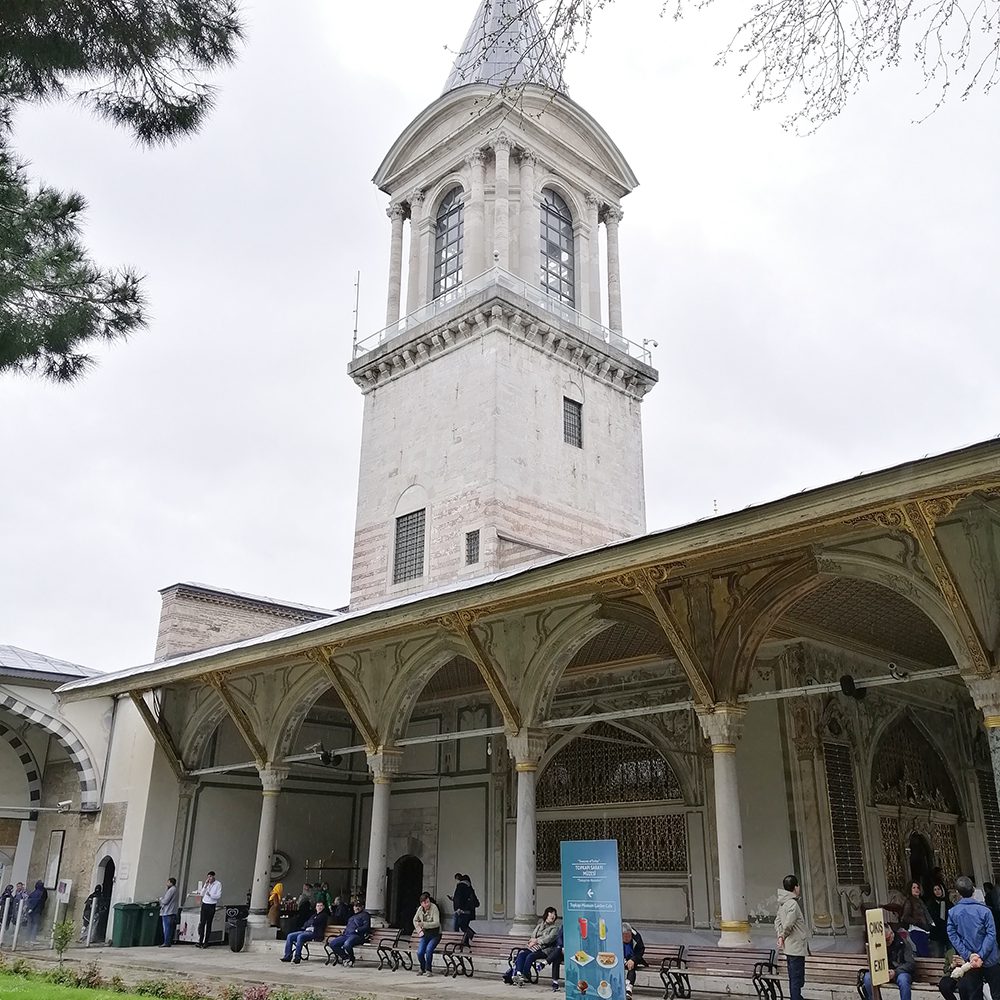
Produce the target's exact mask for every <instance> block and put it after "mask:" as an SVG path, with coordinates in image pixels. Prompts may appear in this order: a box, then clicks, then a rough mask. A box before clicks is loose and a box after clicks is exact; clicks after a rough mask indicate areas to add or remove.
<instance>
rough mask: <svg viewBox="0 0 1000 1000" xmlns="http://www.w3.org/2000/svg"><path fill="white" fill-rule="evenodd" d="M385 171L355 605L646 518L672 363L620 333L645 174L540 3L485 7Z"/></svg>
mask: <svg viewBox="0 0 1000 1000" xmlns="http://www.w3.org/2000/svg"><path fill="white" fill-rule="evenodd" d="M511 88H513V93H514V99H511V93H512V92H511ZM374 183H375V184H376V185H377V186H378V187H379V188H380V190H382V191H384V192H385V193H386V194H387V195H388V196H389V199H390V202H389V207H388V209H387V213H388V216H389V219H390V222H391V240H390V250H389V291H388V301H387V307H386V326H385V328H384V329H383V330H380V331H379V332H378V333H375V334H373V335H371V336H370V337H367V338H365V339H363V340H361V341H359V342H358V343H357V344H356V345H355V351H354V358H353V361H352V362H351V364H350V366H349V369H348V370H349V373H350V375H351V377H352V378H353V379H354V381H355V382H356V383H357V385H358V386H359V387H360V388H361V391H362V392H363V394H364V397H365V398H364V423H363V430H362V443H361V472H360V480H359V487H358V511H357V524H356V530H355V539H354V563H353V574H352V583H351V606H352V607H364V606H366V605H370V604H372V603H375V602H378V601H381V600H387V599H392V598H394V597H398V596H404V595H406V594H410V593H416V592H419V591H425V590H429V589H432V588H434V587H441V586H444V585H447V584H451V583H455V582H458V581H461V580H463V579H469V578H473V577H481V576H485V575H487V574H489V573H493V572H497V571H501V570H504V569H507V568H510V567H515V566H517V565H520V564H524V563H527V562H530V561H532V560H535V559H538V558H540V557H543V556H547V555H552V554H565V553H569V552H574V551H578V550H580V549H585V548H588V547H591V546H595V545H600V544H602V543H606V542H610V541H613V540H615V539H620V538H624V537H627V536H630V535H635V534H640V533H642V532H643V531H645V499H644V495H643V472H642V429H641V421H640V412H639V411H640V403H641V401H642V398H643V396H644V395H645V394H646V393H647V392H648V391H649V390H650V389H651V388H652V387H653V385H654V384H655V383H656V381H657V379H658V375H657V372H656V371H655V370H654V369H653V368H652V366H651V362H650V357H649V354H648V352H647V351H646V350H645V348H644V347H642V346H639V345H638V344H636V343H634V342H633V341H631V340H629V339H627V338H626V337H625V335H624V332H623V328H622V309H621V282H620V274H619V251H618V227H619V223H620V221H621V218H622V212H621V199H622V198H623V197H624V196H625V195H627V194H628V193H629V192H630V191H631V190H632V189H633V188H634V187H635V186H636V184H637V183H638V181H637V180H636V178H635V175H634V174H633V173H632V170H631V168H630V167H629V165H628V163H627V162H626V161H625V158H624V156H623V155H622V154H621V152H620V151H619V149H618V147H617V146H616V145H615V144H614V142H612V140H611V138H610V137H609V136H608V134H607V133H606V132H605V131H604V129H603V128H602V127H601V126H600V125H599V124H598V123H597V122H596V121H595V120H594V119H593V118H592V117H591V116H590V115H589V114H587V112H586V111H585V110H584V109H583V108H581V107H580V106H579V105H577V104H576V103H574V102H573V101H572V100H571V99H570V98H569V96H568V94H567V93H566V91H565V88H564V87H563V85H562V76H561V73H560V72H559V62H558V58H557V56H556V54H555V53H554V52H553V51H551V49H550V48H549V47H548V46H547V43H546V42H545V41H544V40H543V39H542V38H541V29H540V26H539V24H538V21H537V17H536V15H535V14H534V11H533V9H532V5H531V4H530V3H528V2H527V0H482V2H481V4H480V6H479V10H478V11H477V13H476V15H475V17H474V19H473V23H472V27H471V28H470V30H469V34H468V36H467V38H466V40H465V43H464V45H463V48H462V51H461V52H460V53H459V55H458V57H457V59H456V62H455V65H454V68H453V69H452V72H451V74H450V75H449V77H448V81H447V84H446V86H445V90H444V93H443V94H442V95H441V96H440V97H439V98H438V99H437V100H436V101H434V102H433V103H432V104H430V105H429V106H428V107H427V108H425V109H424V110H423V111H422V112H421V113H420V114H419V115H417V117H416V118H415V119H414V120H413V121H412V122H411V123H410V124H409V125H408V126H407V127H406V129H405V130H404V131H403V133H402V134H401V135H400V136H399V138H398V139H397V140H396V141H395V143H394V144H393V146H392V148H391V149H390V150H389V153H388V154H387V155H386V157H385V159H384V160H383V161H382V163H381V165H380V166H379V168H378V170H377V171H376V174H375V177H374ZM406 223H409V251H408V255H407V260H406V296H405V305H404V303H403V301H402V294H401V289H402V283H403V282H402V278H403V242H404V225H405V224H406ZM601 224H603V225H604V227H605V229H606V243H607V260H606V263H605V267H604V268H603V269H602V262H601V253H600V249H599V227H600V225H601ZM602 270H603V274H604V276H605V279H606V289H607V304H608V326H607V327H605V326H604V325H602V322H601V304H602V297H601V290H602V285H601V281H602Z"/></svg>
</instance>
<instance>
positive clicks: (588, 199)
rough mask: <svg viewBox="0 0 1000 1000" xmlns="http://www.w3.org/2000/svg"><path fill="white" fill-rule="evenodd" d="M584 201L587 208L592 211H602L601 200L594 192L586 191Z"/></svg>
mask: <svg viewBox="0 0 1000 1000" xmlns="http://www.w3.org/2000/svg"><path fill="white" fill-rule="evenodd" d="M583 200H584V202H585V203H586V205H587V208H589V209H590V210H591V211H593V210H594V209H597V210H598V211H600V209H601V199H600V198H598V197H597V195H596V194H594V192H593V191H584V193H583Z"/></svg>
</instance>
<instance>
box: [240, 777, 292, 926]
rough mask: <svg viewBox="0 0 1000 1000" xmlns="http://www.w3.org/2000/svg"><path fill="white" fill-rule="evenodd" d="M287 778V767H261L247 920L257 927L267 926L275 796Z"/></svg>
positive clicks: (276, 813)
mask: <svg viewBox="0 0 1000 1000" xmlns="http://www.w3.org/2000/svg"><path fill="white" fill-rule="evenodd" d="M287 777H288V768H287V767H274V766H273V765H268V766H267V767H263V768H261V769H260V783H261V787H262V789H263V797H262V800H261V806H260V827H259V828H258V831H257V856H256V859H255V860H254V865H253V885H252V887H251V889H250V917H249V921H248V922H249V923H250V924H251V925H252V926H256V927H265V926H266V925H267V897H268V896H269V895H270V894H271V855H272V854H274V831H275V828H276V827H277V825H278V795H279V794H280V792H281V786H282V785H283V784H284V783H285V779H286V778H287Z"/></svg>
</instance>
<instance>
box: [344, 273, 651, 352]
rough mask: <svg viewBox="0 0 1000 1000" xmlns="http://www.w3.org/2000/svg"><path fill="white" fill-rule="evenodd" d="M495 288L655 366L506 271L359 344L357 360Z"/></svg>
mask: <svg viewBox="0 0 1000 1000" xmlns="http://www.w3.org/2000/svg"><path fill="white" fill-rule="evenodd" d="M495 285H496V286H499V287H500V288H507V289H509V290H510V291H512V292H515V293H516V294H518V295H520V296H522V297H523V298H525V299H527V300H528V301H529V302H530V303H532V305H535V306H537V307H538V308H539V309H541V310H542V311H543V312H546V313H549V314H550V315H552V316H557V317H559V319H561V320H564V321H565V322H567V323H569V324H571V325H572V326H575V327H577V328H578V329H580V330H583V331H584V332H585V333H588V334H590V336H592V337H596V338H597V339H598V340H603V341H604V343H605V344H607V345H608V346H609V347H614V348H615V349H616V350H619V351H622V352H624V353H625V354H627V355H629V357H632V358H635V359H636V360H637V361H641V362H642V363H643V364H645V365H650V366H652V363H653V359H652V355H651V354H650V353H649V350H648V349H647V348H646V347H645V346H644V345H642V344H637V343H635V342H634V341H632V340H629V339H628V338H626V337H623V336H622V335H621V334H620V333H615V332H614V331H613V330H609V329H608V328H607V327H606V326H602V325H601V324H600V323H598V322H597V320H595V319H591V317H589V316H584V314H583V313H581V312H579V311H578V310H576V309H574V308H573V307H572V306H568V305H566V303H565V302H562V301H560V300H559V299H557V298H555V296H552V295H547V294H546V292H545V290H544V289H543V288H540V287H537V286H535V285H532V284H530V283H529V282H527V281H525V280H524V279H523V278H519V277H518V276H517V275H516V274H511V273H510V271H506V270H504V269H503V268H502V267H491V268H490V269H489V270H487V271H483V273H482V274H479V275H477V276H476V277H475V278H472V279H470V280H469V281H466V282H465V283H464V284H461V285H459V286H458V287H457V288H453V289H452V290H451V291H450V292H446V293H445V294H444V295H441V296H439V297H438V298H436V299H432V300H431V301H430V302H428V303H427V304H426V305H422V306H421V307H420V308H419V309H415V310H414V311H413V312H411V313H410V314H409V316H404V317H403V318H402V319H400V320H399V321H397V322H396V323H391V324H390V325H389V326H387V327H385V328H384V329H382V330H379V331H378V332H377V333H373V334H371V335H370V336H368V337H365V338H363V339H362V340H356V341H355V342H354V358H355V359H357V358H359V357H361V355H362V354H367V353H368V352H369V351H373V350H375V348H377V347H379V346H381V345H382V344H384V343H386V342H387V341H389V340H392V339H393V338H394V337H398V336H399V335H400V334H402V333H406V331H407V330H413V329H414V328H415V327H418V326H422V325H423V324H424V323H426V322H427V321H428V320H431V319H434V318H435V317H436V316H439V315H441V314H442V313H444V312H447V311H448V310H449V309H451V308H452V307H453V306H455V305H457V304H458V303H460V302H463V301H464V300H465V299H467V298H470V297H471V296H472V295H475V294H476V293H477V292H481V291H483V290H484V289H486V288H491V287H493V286H495Z"/></svg>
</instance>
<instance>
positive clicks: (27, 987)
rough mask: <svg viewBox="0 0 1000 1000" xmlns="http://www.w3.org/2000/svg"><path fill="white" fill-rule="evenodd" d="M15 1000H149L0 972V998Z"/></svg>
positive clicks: (137, 996) (147, 998)
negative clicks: (14, 999)
mask: <svg viewBox="0 0 1000 1000" xmlns="http://www.w3.org/2000/svg"><path fill="white" fill-rule="evenodd" d="M7 997H11V998H17V1000H149V997H140V996H139V995H138V994H136V993H113V992H112V991H111V990H84V989H77V988H76V987H75V986H56V985H55V984H54V983H45V982H39V981H38V980H37V979H25V978H24V977H23V976H12V975H10V973H5V972H0V998H4V1000H6V998H7Z"/></svg>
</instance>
